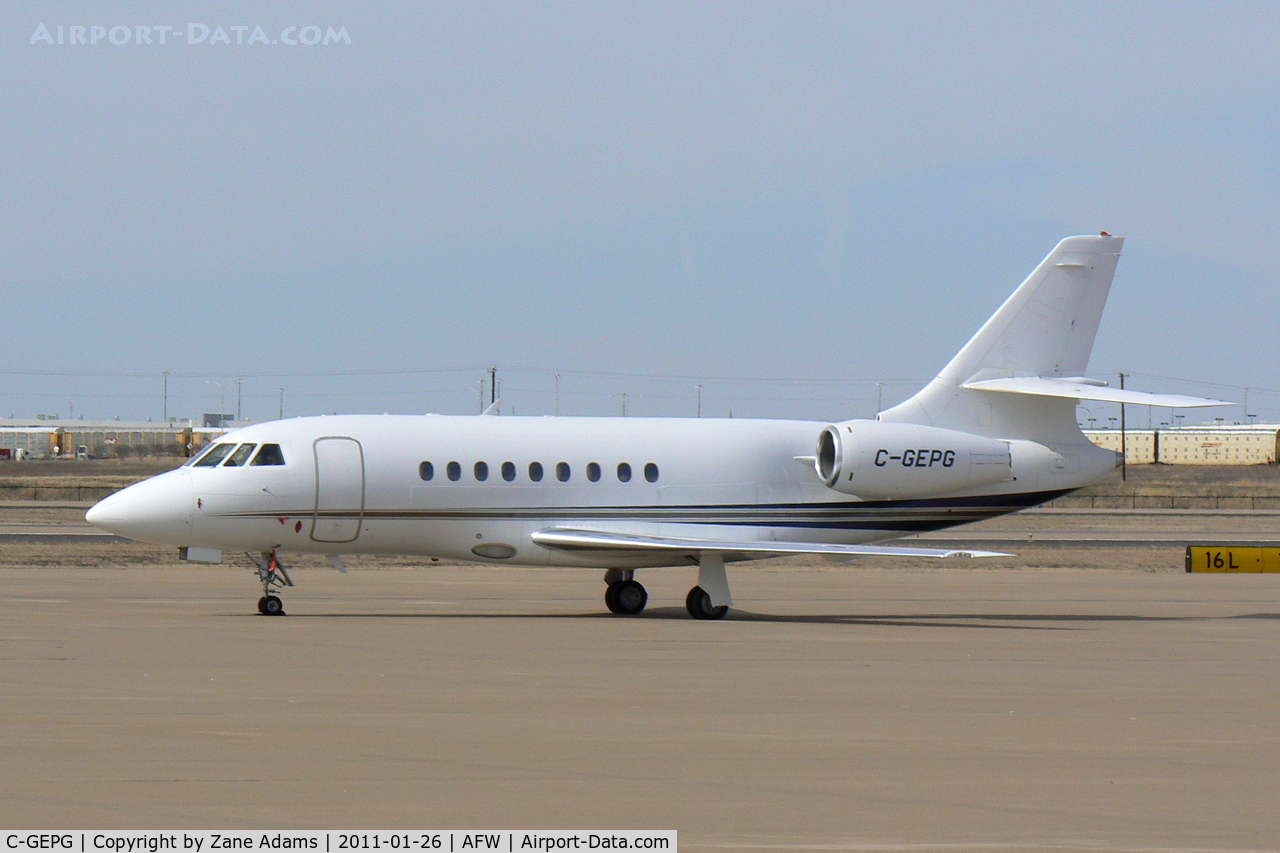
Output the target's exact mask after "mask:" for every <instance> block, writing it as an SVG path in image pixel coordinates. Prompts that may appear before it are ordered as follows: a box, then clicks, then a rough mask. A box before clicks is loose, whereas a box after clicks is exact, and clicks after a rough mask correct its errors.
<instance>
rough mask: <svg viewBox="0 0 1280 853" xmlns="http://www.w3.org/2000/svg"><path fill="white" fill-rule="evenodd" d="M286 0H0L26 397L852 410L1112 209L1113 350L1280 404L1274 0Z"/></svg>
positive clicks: (913, 370) (190, 408)
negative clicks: (487, 383)
mask: <svg viewBox="0 0 1280 853" xmlns="http://www.w3.org/2000/svg"><path fill="white" fill-rule="evenodd" d="M371 5H372V6H373V8H369V7H370V6H371ZM259 6H260V4H238V3H180V2H179V3H157V4H134V3H130V4H125V3H117V4H87V3H29V4H9V5H6V6H5V7H4V9H3V11H0V57H2V60H3V63H4V72H5V73H4V80H5V84H4V86H3V87H0V105H2V106H3V109H4V112H5V115H6V119H7V120H6V121H5V122H4V123H3V129H2V130H0V168H2V169H3V180H2V181H0V193H3V196H4V200H5V205H4V211H5V214H4V217H3V222H2V224H0V235H2V236H0V274H2V275H3V283H4V284H3V290H2V292H3V293H4V300H3V303H2V304H0V329H2V330H3V343H4V352H5V359H4V362H3V368H2V371H3V372H2V373H0V416H3V415H8V414H10V413H13V414H16V415H18V416H27V415H33V414H35V413H44V412H47V413H53V412H57V413H59V414H62V415H63V416H65V415H66V414H67V413H68V410H69V408H73V409H74V412H75V414H77V415H79V414H81V413H83V414H84V415H85V416H86V417H90V418H110V417H113V416H115V415H120V416H121V417H124V418H126V419H128V418H139V419H141V418H146V417H152V418H155V419H157V420H158V419H159V418H160V417H161V411H162V405H163V403H162V399H161V389H162V380H161V372H162V371H165V370H168V371H170V372H171V374H172V375H171V376H170V378H169V401H168V405H169V414H170V415H181V416H195V417H198V416H199V415H200V413H202V412H206V411H216V410H217V409H218V408H219V395H220V393H225V395H226V398H227V400H228V402H227V410H228V411H234V406H235V403H234V401H235V393H236V380H237V379H242V380H243V382H242V385H241V386H240V390H241V393H242V403H241V405H242V410H243V413H244V414H245V415H246V416H248V417H253V418H257V419H263V418H268V417H274V416H275V414H276V413H277V411H278V407H279V397H280V391H279V390H278V389H280V388H283V389H284V392H283V395H284V412H285V414H286V415H295V414H309V413H315V412H334V411H343V412H348V411H394V412H422V411H428V410H431V411H443V412H471V411H475V409H476V406H477V390H478V386H477V382H478V380H479V379H480V378H481V376H482V374H483V372H484V370H485V368H487V367H488V366H490V365H496V366H497V367H498V370H499V375H500V376H501V377H502V378H503V380H504V381H503V389H502V391H503V393H502V396H503V398H504V401H505V405H504V410H508V411H509V410H510V408H511V407H512V406H514V408H515V411H516V413H517V414H540V413H550V412H552V411H553V409H554V407H555V393H554V388H555V378H554V374H555V373H557V372H558V373H560V374H561V378H560V380H559V387H560V398H559V399H560V402H559V405H560V411H561V413H562V414H607V413H621V409H622V405H623V397H622V395H623V394H626V395H627V398H626V405H627V413H628V414H634V415H659V414H681V415H683V414H687V415H692V414H694V412H695V408H696V405H697V403H696V400H697V397H696V395H697V390H696V386H697V385H698V384H702V385H703V386H704V388H703V391H702V394H703V397H702V410H703V414H704V415H726V414H728V413H729V411H730V410H732V411H733V412H734V414H735V415H736V416H748V415H751V416H757V415H758V416H769V417H793V416H794V417H809V418H822V419H840V418H845V417H850V416H858V415H861V416H866V415H870V414H871V413H872V412H873V411H874V409H875V404H876V395H877V392H878V391H881V393H883V395H884V403H885V405H888V404H889V403H891V402H896V401H897V400H899V399H902V398H903V397H905V396H906V395H908V394H909V393H911V392H912V391H913V390H914V388H915V386H917V385H918V384H921V383H923V382H924V381H927V379H928V378H929V377H931V376H932V375H933V374H934V373H936V372H937V370H938V369H939V368H941V367H942V365H943V364H944V363H945V362H946V361H947V359H948V358H949V357H950V356H951V354H952V353H954V352H955V351H956V350H957V349H958V348H959V347H960V346H961V345H962V344H963V343H964V342H965V341H966V340H967V339H968V337H969V336H970V335H971V334H972V333H973V332H974V331H975V330H976V329H977V327H978V326H979V325H980V324H981V323H982V321H983V320H984V319H985V318H986V317H987V316H988V315H989V314H990V313H991V312H992V311H993V310H994V309H995V308H996V307H997V306H998V305H999V304H1000V302H1001V301H1002V300H1003V299H1004V298H1005V296H1007V295H1008V293H1009V292H1010V291H1011V290H1012V289H1013V288H1014V287H1015V286H1016V285H1017V284H1018V283H1019V282H1020V281H1021V280H1022V279H1023V278H1024V277H1025V276H1026V274H1027V273H1029V272H1030V271H1031V269H1032V268H1033V267H1034V266H1035V264H1036V263H1037V262H1038V261H1039V260H1040V259H1041V258H1042V257H1043V256H1044V255H1045V254H1046V253H1047V252H1048V251H1049V249H1050V248H1052V247H1053V245H1054V244H1055V243H1056V242H1057V241H1058V240H1059V239H1060V238H1062V237H1064V236H1066V235H1069V234H1077V233H1095V232H1097V231H1099V230H1102V229H1105V230H1107V231H1109V232H1111V233H1113V234H1121V235H1124V236H1126V237H1127V238H1128V239H1127V242H1126V244H1125V253H1124V257H1123V258H1122V260H1121V262H1120V268H1119V272H1118V274H1117V277H1116V281H1115V285H1114V287H1113V290H1112V296H1111V300H1110V303H1109V306H1108V311H1107V313H1106V315H1105V317H1104V319H1103V323H1102V328H1101V330H1100V332H1099V337H1098V342H1097V345H1096V347H1095V349H1094V355H1093V359H1092V361H1091V364H1090V368H1091V373H1093V374H1094V375H1098V376H1103V377H1107V376H1108V375H1109V374H1114V373H1115V372H1116V371H1118V370H1126V371H1131V372H1132V373H1133V374H1134V377H1133V379H1132V380H1130V382H1131V385H1132V387H1137V388H1142V389H1147V390H1175V391H1182V392H1188V393H1203V394H1209V395H1214V396H1222V397H1227V398H1230V399H1236V400H1239V399H1241V398H1242V396H1243V391H1242V389H1243V388H1244V387H1245V386H1248V387H1249V388H1250V389H1251V390H1250V392H1249V402H1250V409H1251V411H1255V412H1257V413H1258V414H1259V415H1260V416H1261V417H1262V418H1264V419H1268V420H1280V377H1278V376H1277V375H1276V370H1277V365H1278V364H1280V331H1278V330H1277V317H1278V315H1280V287H1277V270H1280V246H1278V244H1277V240H1278V238H1280V59H1278V58H1277V57H1278V55H1280V51H1277V47H1276V46H1277V43H1278V42H1280V6H1277V5H1276V4H1275V3H1258V4H1199V5H1197V6H1187V7H1180V6H1175V5H1173V4H1168V3H1135V4H1125V3H1105V4H1096V5H1077V4H1072V5H1069V6H1060V7H1058V8H1055V9H1052V10H1040V9H1035V8H1032V4H1027V3H1017V4H1007V5H1006V4H995V5H993V4H983V5H979V6H977V7H976V8H975V4H972V3H957V4H954V5H948V4H940V3H930V4H922V5H914V6H913V5H908V4H900V3H893V4H883V5H864V4H814V5H806V4H799V3H795V2H787V3H781V4H761V3H731V4H706V3H694V4H690V3H678V4H659V3H653V2H644V3H637V4H632V5H617V4H596V3H593V4H582V5H576V4H574V5H554V6H553V5H549V4H528V5H520V4H505V3H504V4H499V5H483V4H479V3H466V4H444V3H430V4H419V3H412V4H403V5H394V4H365V3H360V4H354V3H353V4H331V3H321V2H312V3H275V4H271V5H270V8H269V10H267V11H261V10H260V9H259ZM42 24H43V26H44V28H45V29H46V30H47V31H48V32H49V34H50V37H51V38H52V39H53V40H54V41H56V40H57V38H58V29H57V28H58V27H63V36H64V39H66V38H69V37H70V33H71V30H70V27H73V26H80V27H84V28H85V37H86V39H88V38H89V37H90V36H91V34H92V32H93V31H92V30H91V27H93V26H95V25H96V26H101V27H103V28H104V29H103V31H104V32H105V33H107V34H108V35H107V36H106V37H101V38H99V40H98V44H75V45H70V44H62V45H58V44H56V43H55V44H48V43H47V41H46V40H45V39H43V38H41V37H40V34H41V30H40V26H41V25H42ZM192 24H194V25H197V26H195V27H191V26H189V25H192ZM160 26H170V27H175V28H176V29H175V30H174V31H170V32H169V33H167V37H166V44H164V45H160V44H159V43H158V41H157V39H158V37H159V35H158V31H156V30H155V28H156V27H160ZM219 26H221V27H222V28H223V31H224V32H225V33H226V34H227V36H228V40H229V41H230V42H231V43H230V44H225V43H214V42H215V41H216V40H217V39H216V34H217V27H219ZM308 26H315V27H318V28H319V29H318V30H313V31H307V30H304V29H303V28H304V27H308ZM113 27H124V28H127V29H120V30H112V28H113ZM138 27H152V28H153V30H152V32H151V37H152V39H153V43H152V44H150V45H147V44H138V43H136V42H137V40H138V32H139V31H138V30H137V29H136V28H138ZM200 27H204V28H206V30H207V32H208V33H209V36H208V37H207V38H204V39H203V40H201V39H200V35H201V33H202V32H203V31H202V30H201V28H200ZM232 27H247V28H248V29H247V30H240V31H238V32H237V31H234V30H232ZM257 27H260V28H261V30H262V35H263V36H265V38H266V39H267V40H275V41H276V42H277V43H276V44H261V43H255V44H248V43H245V44H236V43H235V42H236V40H237V38H239V39H241V40H243V41H245V42H248V41H250V39H251V38H252V36H253V34H254V31H255V30H254V28H257ZM290 28H295V29H292V30H291V29H290ZM330 28H332V29H333V30H334V31H335V33H338V32H340V31H345V34H346V36H347V38H346V39H337V40H336V41H333V42H331V43H330V44H324V43H323V39H322V40H321V43H320V44H315V45H311V46H308V45H305V44H297V45H293V46H290V45H286V44H283V43H280V42H281V41H282V40H283V39H299V40H302V39H314V38H315V37H316V35H317V34H327V33H328V31H329V29H330ZM192 35H194V36H195V40H197V41H200V43H198V44H191V43H189V37H190V36H192ZM112 36H114V37H115V39H116V40H117V41H123V40H124V39H125V38H127V39H128V41H129V43H128V44H122V45H117V44H112V43H111V40H112ZM33 38H34V39H35V43H34V44H33V43H32V41H33ZM262 40H263V39H262V38H261V37H259V39H258V41H262ZM348 41H349V43H347V42H348ZM1166 377H1167V378H1166ZM1169 378H1171V379H1172V380H1176V381H1171V380H1170V379H1169ZM876 382H883V383H885V384H884V386H883V389H878V388H877V386H876V384H875V383H876ZM1207 382H1218V383H1223V385H1224V386H1228V387H1220V386H1214V385H1207V384H1198V383H1207ZM217 383H221V384H222V389H221V391H220V389H219V387H218V384H217ZM486 394H487V392H486ZM1097 408H1098V411H1097V412H1096V413H1095V416H1097V417H1099V418H1100V419H1105V417H1106V415H1107V414H1110V413H1109V412H1106V411H1105V409H1106V407H1104V406H1098V407H1097ZM1221 414H1226V415H1228V416H1229V417H1234V418H1238V417H1239V416H1240V410H1239V408H1237V409H1236V410H1235V411H1228V412H1223V413H1221ZM1155 417H1156V419H1157V420H1159V419H1161V418H1167V417H1168V412H1167V411H1165V412H1156V414H1155ZM1137 419H1138V420H1139V422H1143V423H1145V414H1142V415H1139V416H1137Z"/></svg>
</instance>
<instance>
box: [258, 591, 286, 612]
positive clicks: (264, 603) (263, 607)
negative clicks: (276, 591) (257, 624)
mask: <svg viewBox="0 0 1280 853" xmlns="http://www.w3.org/2000/svg"><path fill="white" fill-rule="evenodd" d="M258 612H259V613H261V614H262V615H263V616H283V615H284V602H283V601H281V600H280V596H278V595H264V596H262V598H259V599H258Z"/></svg>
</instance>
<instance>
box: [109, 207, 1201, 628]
mask: <svg viewBox="0 0 1280 853" xmlns="http://www.w3.org/2000/svg"><path fill="white" fill-rule="evenodd" d="M1123 242H1124V241H1123V239H1121V238H1118V237H1111V236H1109V235H1107V234H1106V233H1105V232H1104V233H1103V234H1101V235H1100V236H1097V237H1092V236H1089V237H1069V238H1067V239H1065V240H1063V241H1062V242H1061V243H1059V244H1058V246H1057V247H1056V248H1055V249H1054V250H1053V251H1052V252H1050V253H1049V256H1048V257H1047V258H1045V259H1044V261H1043V262H1042V263H1041V264H1040V265H1039V266H1038V267H1037V268H1036V270H1035V272H1033V273H1032V274H1031V276H1030V277H1029V278H1027V280H1026V281H1025V282H1023V284H1022V285H1021V286H1020V287H1019V288H1018V289H1017V290H1016V291H1014V293H1013V295H1012V296H1010V297H1009V298H1008V300H1006V301H1005V303H1004V305H1002V306H1001V307H1000V309H999V310H998V311H996V313H995V314H994V315H993V316H992V317H991V319H989V320H988V321H987V322H986V323H985V324H984V325H983V326H982V328H981V329H980V330H979V331H978V333H977V334H976V335H974V336H973V339H972V340H970V341H969V343H967V344H966V345H965V346H964V348H963V349H961V350H960V352H959V353H958V354H957V355H956V356H955V357H954V358H953V359H952V360H951V362H950V363H949V364H948V365H947V366H946V367H945V368H944V369H943V370H942V372H941V373H939V374H938V376H937V378H935V379H934V380H933V381H932V382H930V383H929V384H928V385H927V386H926V387H925V388H924V389H922V390H921V391H920V392H919V393H917V394H916V395H915V396H914V397H911V398H910V399H909V400H907V401H906V402H904V403H901V404H899V405H897V406H894V407H893V408H891V409H888V410H887V411H884V412H881V413H880V414H878V415H877V416H876V417H875V419H874V420H849V421H842V422H839V423H831V424H828V423H822V422H809V421H786V420H744V419H728V420H723V419H672V418H652V419H650V418H576V417H571V418H562V417H489V416H479V417H477V416H459V417H451V416H441V415H425V416H405V415H351V416H335V417H307V418H297V419H293V420H284V421H273V422H270V423H264V424H257V425H254V426H250V427H245V428H243V429H238V430H235V431H233V432H229V433H227V434H226V435H224V436H222V438H220V439H219V440H218V441H217V443H215V444H213V445H212V446H211V447H209V448H208V449H207V450H205V451H204V452H203V453H201V454H200V455H199V456H198V457H196V458H195V459H192V460H191V461H190V462H189V463H187V464H186V465H184V466H183V467H181V468H178V469H177V470H174V471H170V472H168V473H165V474H161V475H159V476H157V477H152V478H151V479H149V480H146V481H144V482H141V483H138V484H136V485H133V486H130V487H128V488H126V489H124V490H122V491H120V492H117V493H116V494H114V495H111V496H110V497H108V498H106V499H104V500H103V501H101V502H100V503H98V504H97V505H96V506H94V507H93V508H92V509H90V510H89V512H88V513H87V514H86V516H85V517H86V518H87V519H88V520H89V521H90V522H91V523H93V524H95V525H97V526H98V527H101V528H103V529H105V530H108V531H111V532H113V533H116V534H119V535H121V536H125V537H128V538H130V539H137V540H142V541H146V542H154V543H158V544H163V545H169V546H175V547H177V548H178V549H179V554H180V555H181V557H182V558H183V559H187V560H193V561H198V562H212V563H216V562H220V561H221V559H222V553H223V552H224V551H243V552H248V553H249V554H250V556H251V558H252V559H253V560H254V562H255V564H256V566H257V574H258V578H259V580H260V581H261V583H262V589H263V596H262V598H261V600H260V601H259V603H258V609H259V611H260V612H261V613H264V614H267V615H276V614H282V613H283V612H284V610H283V604H282V602H281V599H280V597H279V595H278V594H277V593H278V592H279V591H280V590H281V589H283V588H284V587H288V586H292V585H293V581H292V579H291V578H290V576H289V573H288V570H287V569H286V568H285V566H284V565H283V563H282V562H281V555H283V554H288V553H314V554H323V555H327V556H328V557H329V558H330V559H331V560H332V561H333V563H334V565H335V566H336V567H337V568H339V569H340V570H344V569H343V564H342V560H341V558H342V555H345V554H405V555H421V556H424V557H444V558H451V559H457V560H468V561H473V562H481V563H488V564H501V563H509V564H512V565H526V566H547V565H551V566H581V567H593V568H602V569H605V573H604V580H605V583H606V584H607V588H606V592H605V604H606V605H607V606H608V608H609V610H610V611H612V612H613V613H617V614H624V615H634V614H638V613H640V612H641V611H642V610H644V607H645V604H646V602H647V600H648V594H647V593H646V592H645V589H644V587H643V586H641V585H640V583H639V582H637V581H636V580H635V577H634V575H635V572H636V570H637V569H643V568H651V567H659V566H692V565H696V566H697V567H698V582H697V585H696V586H694V587H693V589H692V590H690V592H689V595H688V598H687V599H686V602H685V603H686V606H687V608H688V611H689V613H690V615H692V616H693V617H694V618H696V619H718V618H720V617H721V616H723V615H724V614H725V612H726V611H727V610H728V609H729V606H730V605H731V604H732V600H731V597H730V593H729V584H728V580H727V577H726V574H725V564H726V563H730V562H734V561H740V560H754V559H760V558H765V557H775V556H779V555H784V554H821V555H828V556H834V557H852V556H857V555H910V556H929V557H946V556H949V555H967V556H992V554H991V553H990V552H982V551H957V550H941V549H926V548H906V547H895V546H884V545H875V544H872V543H875V542H883V541H886V540H891V539H894V538H897V537H901V536H903V535H906V534H910V533H917V532H920V531H926V530H936V529H939V528H944V527H950V526H953V525H958V524H964V523H967V522H973V521H979V520H981V519H984V518H991V517H993V516H997V515H1001V514H1004V513H1009V512H1014V511H1016V510H1019V509H1023V508H1025V507H1028V506H1032V505H1035V504H1039V503H1042V502H1044V501H1048V500H1051V499H1053V498H1055V497H1058V496H1060V495H1062V494H1064V493H1066V492H1069V491H1071V490H1072V489H1077V488H1080V487H1081V486H1084V485H1087V484H1089V483H1091V482H1093V481H1095V480H1097V479H1099V478H1100V477H1102V476H1103V475H1105V474H1106V473H1107V472H1109V471H1111V470H1113V469H1114V468H1115V467H1116V465H1117V464H1118V454H1116V453H1114V452H1113V451H1110V450H1103V449H1101V448H1099V447H1097V446H1095V445H1094V444H1092V443H1090V442H1089V441H1088V440H1087V439H1086V438H1085V437H1084V435H1082V434H1081V432H1080V428H1079V426H1078V425H1077V422H1076V416H1075V408H1076V401H1078V400H1104V401H1107V402H1112V403H1131V404H1140V405H1146V406H1162V407H1193V406H1208V405H1221V403H1220V402H1219V401H1216V400H1205V399H1201V398H1195V397H1183V396H1177V395H1166V394H1148V393H1142V392H1137V391H1132V390H1121V389H1113V388H1110V387H1108V386H1107V384H1106V383H1105V382H1101V381H1098V380H1095V379H1088V378H1085V377H1084V375H1083V374H1084V372H1085V367H1086V364H1087V362H1088V359H1089V353H1090V350H1091V349H1092V348H1093V340H1094V336H1095V334H1096V333H1097V330H1098V322H1099V320H1100V319H1101V316H1102V309H1103V305H1104V303H1105V302H1106V298H1107V293H1108V291H1109V290H1110V287H1111V279H1112V276H1113V274H1114V272H1115V268H1116V262H1117V261H1118V260H1119V256H1120V247H1121V245H1122V243H1123ZM258 555H261V556H258Z"/></svg>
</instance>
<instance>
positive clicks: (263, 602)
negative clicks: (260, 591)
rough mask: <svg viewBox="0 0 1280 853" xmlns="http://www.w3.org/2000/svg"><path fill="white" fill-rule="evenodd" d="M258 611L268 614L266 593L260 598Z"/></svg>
mask: <svg viewBox="0 0 1280 853" xmlns="http://www.w3.org/2000/svg"><path fill="white" fill-rule="evenodd" d="M258 612H259V613H261V614H262V615H263V616H266V615H267V597H266V596H265V595H264V596H262V598H259V599H258Z"/></svg>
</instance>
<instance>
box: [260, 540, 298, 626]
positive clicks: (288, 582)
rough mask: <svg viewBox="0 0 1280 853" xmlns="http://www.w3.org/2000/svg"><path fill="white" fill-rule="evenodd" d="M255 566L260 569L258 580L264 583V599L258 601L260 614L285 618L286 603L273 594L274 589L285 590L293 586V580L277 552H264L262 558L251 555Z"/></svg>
mask: <svg viewBox="0 0 1280 853" xmlns="http://www.w3.org/2000/svg"><path fill="white" fill-rule="evenodd" d="M250 559H252V560H253V562H254V565H256V566H257V567H258V573H257V574H258V580H260V581H262V598H259V599H258V612H259V613H261V614H262V615H263V616H283V615H284V602H283V601H281V600H280V596H278V595H276V594H275V593H273V592H272V588H273V587H279V588H280V589H284V588H285V587H286V586H293V578H291V577H289V572H288V570H287V569H285V567H284V566H283V565H282V564H281V563H280V561H279V560H277V559H276V552H275V551H271V552H269V553H268V552H263V554H262V556H261V557H254V556H253V555H252V554H251V555H250Z"/></svg>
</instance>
